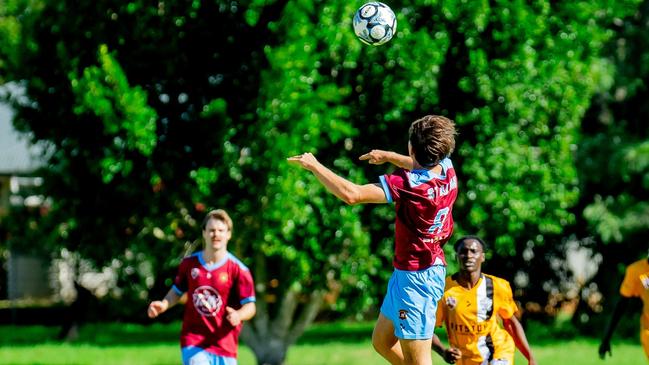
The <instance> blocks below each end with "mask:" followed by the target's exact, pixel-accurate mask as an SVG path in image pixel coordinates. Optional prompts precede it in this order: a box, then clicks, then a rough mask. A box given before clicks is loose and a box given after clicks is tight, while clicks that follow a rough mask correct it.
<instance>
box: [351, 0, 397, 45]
mask: <svg viewBox="0 0 649 365" xmlns="http://www.w3.org/2000/svg"><path fill="white" fill-rule="evenodd" d="M353 23H354V33H356V36H358V38H359V39H360V40H361V41H363V42H364V43H367V44H371V45H373V46H379V45H381V44H383V43H385V42H387V41H389V40H390V39H392V36H393V35H394V33H396V31H397V17H396V16H394V12H393V11H392V9H390V7H389V6H387V5H385V4H383V3H380V2H375V1H373V2H369V3H367V4H365V5H363V6H361V7H360V8H359V9H358V10H357V11H356V14H354V21H353Z"/></svg>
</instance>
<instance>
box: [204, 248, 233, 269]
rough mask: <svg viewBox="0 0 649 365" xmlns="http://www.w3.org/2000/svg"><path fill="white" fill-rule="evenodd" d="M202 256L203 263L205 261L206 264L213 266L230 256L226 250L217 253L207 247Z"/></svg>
mask: <svg viewBox="0 0 649 365" xmlns="http://www.w3.org/2000/svg"><path fill="white" fill-rule="evenodd" d="M202 254H203V261H205V263H206V264H208V265H211V264H216V263H217V262H219V261H221V260H223V259H224V258H225V256H226V255H227V254H228V251H227V250H226V249H225V248H224V249H222V250H218V251H217V250H214V249H211V248H209V247H207V248H205V249H204V250H203V253H202Z"/></svg>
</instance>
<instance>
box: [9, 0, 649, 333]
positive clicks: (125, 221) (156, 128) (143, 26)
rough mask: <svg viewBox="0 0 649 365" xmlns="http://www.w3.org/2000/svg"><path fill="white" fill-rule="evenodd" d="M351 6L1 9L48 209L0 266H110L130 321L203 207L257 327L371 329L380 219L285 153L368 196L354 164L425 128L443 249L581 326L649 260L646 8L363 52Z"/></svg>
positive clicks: (554, 10) (338, 0) (561, 15)
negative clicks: (481, 251)
mask: <svg viewBox="0 0 649 365" xmlns="http://www.w3.org/2000/svg"><path fill="white" fill-rule="evenodd" d="M361 4H362V2H358V1H351V2H350V1H345V0H330V1H315V0H295V1H288V0H250V1H231V0H228V1H220V0H204V1H201V0H192V1H188V0H185V1H164V0H160V1H158V2H154V3H151V2H146V1H111V0H107V1H100V2H89V1H83V2H78V1H68V0H60V1H44V0H4V1H3V2H1V3H0V82H1V83H5V84H11V85H14V86H15V87H17V88H18V89H19V90H20V92H14V93H8V94H4V95H5V97H4V101H5V102H7V103H9V104H10V105H11V106H12V107H13V109H14V110H15V117H14V119H13V124H14V126H15V128H17V129H18V130H20V131H22V132H24V133H26V134H27V135H29V136H30V139H31V141H32V142H33V143H39V144H42V145H44V146H46V147H47V148H46V149H45V151H46V154H45V156H44V157H45V158H46V161H47V164H46V167H45V168H43V169H42V171H39V175H40V176H42V177H43V178H44V185H43V187H42V189H43V191H42V194H44V195H45V196H48V197H50V198H51V204H50V206H49V207H48V209H47V210H46V211H43V210H39V211H34V212H30V211H25V212H20V211H17V212H15V213H14V214H12V216H10V217H9V218H8V219H3V221H2V225H3V229H4V230H5V231H6V232H7V237H8V239H7V240H5V241H2V242H3V244H4V245H6V247H5V249H13V250H19V251H34V250H41V251H42V252H49V253H51V254H52V255H57V254H58V249H59V248H66V249H68V250H70V251H73V252H76V253H78V254H79V255H81V256H82V257H83V258H85V259H88V260H91V261H92V262H93V263H94V264H95V265H97V267H102V266H104V265H110V264H111V262H113V263H114V262H115V260H116V261H117V262H118V264H116V265H113V266H114V267H117V268H118V272H119V274H120V280H119V290H115V291H114V292H113V296H112V298H114V299H118V300H121V301H126V300H128V301H131V302H133V303H135V304H137V303H145V302H146V301H147V300H148V298H156V297H159V296H161V295H163V294H164V292H166V290H167V288H168V286H169V284H170V282H169V279H170V278H171V277H172V276H173V275H174V271H175V268H176V265H177V264H178V262H179V259H180V258H181V257H182V256H183V255H184V254H187V253H188V252H191V251H192V250H195V249H197V248H198V247H199V246H200V244H201V242H199V241H197V240H198V239H199V238H200V232H199V230H200V228H199V227H198V223H197V222H200V220H201V219H202V217H203V215H204V214H205V213H206V211H207V210H209V209H211V208H215V207H222V208H225V209H226V210H228V211H229V212H230V213H231V215H232V216H233V218H234V221H235V225H234V235H233V240H232V241H231V251H232V252H233V253H235V254H236V255H237V256H239V257H240V258H241V259H242V260H243V261H244V262H245V263H246V264H247V265H249V266H250V267H251V268H252V269H253V271H254V273H255V278H256V280H257V282H258V283H259V284H260V285H259V287H258V292H259V293H258V295H259V297H260V299H261V301H260V305H261V306H262V311H260V313H261V314H260V315H258V317H259V320H260V321H263V320H264V315H265V314H264V313H267V315H268V318H267V319H268V320H270V319H272V318H277V317H278V316H277V315H278V313H279V312H280V311H281V308H282V307H283V306H284V305H283V304H286V300H295V301H297V303H301V304H302V305H304V308H305V310H300V309H299V308H298V307H299V306H297V305H296V308H293V310H294V313H293V316H292V317H294V318H297V317H299V315H300V313H302V312H304V311H306V309H308V308H309V307H308V303H313V302H317V303H318V307H317V308H315V307H314V308H312V309H313V310H314V311H316V312H321V313H322V310H325V312H326V313H328V314H327V315H328V316H331V317H345V318H347V317H353V316H363V315H367V314H368V313H370V315H371V316H374V315H375V313H376V312H375V310H376V308H377V306H378V305H380V301H381V299H382V295H383V292H384V289H385V284H386V282H387V278H388V277H389V274H390V272H391V260H392V241H393V238H392V235H393V233H392V229H393V223H392V222H393V219H394V217H393V211H392V207H391V206H388V205H386V206H362V207H361V206H345V205H344V204H342V203H340V202H339V201H337V200H336V199H335V198H333V197H332V196H330V195H328V194H327V193H326V192H325V191H324V189H323V188H322V187H321V186H320V185H319V184H317V183H316V181H315V180H314V178H313V177H312V176H310V175H309V174H306V173H304V172H303V171H300V170H298V169H295V168H292V167H289V166H288V165H287V164H286V162H285V159H286V157H288V156H291V155H293V154H297V153H301V152H304V151H309V152H314V153H315V154H316V156H317V157H318V158H319V159H320V160H321V161H322V162H323V163H325V164H326V165H329V166H333V169H334V170H335V171H337V172H339V173H341V174H343V175H344V176H346V177H348V178H349V179H351V180H352V181H354V182H358V183H364V182H368V181H369V182H373V181H377V179H378V175H380V174H383V173H385V172H387V171H390V170H391V168H390V167H387V166H379V167H377V166H369V165H365V164H362V163H360V162H358V161H357V157H358V156H360V155H361V154H362V153H365V152H367V151H368V150H370V149H372V148H379V149H392V150H395V151H397V152H400V153H406V152H407V150H406V143H407V128H408V126H409V125H410V123H411V122H412V121H413V120H415V119H416V118H418V117H420V116H423V115H425V114H444V115H447V116H449V117H451V118H453V119H454V120H456V122H457V125H458V130H459V136H458V144H457V149H456V151H455V153H454V155H453V159H454V163H455V166H456V169H457V171H458V179H459V189H460V194H459V197H458V201H457V203H456V206H455V210H454V217H455V221H456V233H455V236H454V238H458V237H459V236H460V235H462V234H477V235H480V236H482V237H484V238H485V239H486V241H487V242H489V243H490V245H491V252H490V253H489V261H488V263H487V265H486V267H485V269H486V270H487V271H488V272H490V273H493V274H495V275H499V276H502V277H504V278H507V279H509V280H511V281H512V282H513V286H514V287H515V288H516V293H515V294H516V297H517V300H519V301H520V302H521V304H522V308H523V309H524V310H525V311H526V313H529V314H530V315H539V316H540V317H542V318H548V316H550V317H552V316H553V315H555V314H556V313H557V311H558V310H559V309H560V308H561V307H562V306H564V305H566V303H567V304H569V305H571V306H572V307H573V308H576V309H575V312H574V313H576V314H575V316H574V317H573V320H572V323H573V324H578V325H579V326H578V327H579V328H589V326H591V327H593V326H601V321H599V322H598V321H592V320H591V317H592V315H593V314H595V313H597V312H598V311H601V309H602V306H603V305H604V306H608V305H610V299H611V298H613V297H614V293H615V292H616V290H617V286H618V285H619V280H621V270H623V266H622V264H628V263H630V262H632V261H634V260H636V259H638V258H640V257H645V256H646V252H647V242H649V230H648V229H647V227H649V205H648V203H647V201H649V199H647V198H648V196H647V191H648V188H649V140H648V137H649V136H648V134H649V133H648V132H649V128H648V127H647V120H649V113H648V112H649V109H647V108H648V106H647V103H646V100H647V99H648V97H649V95H648V94H647V93H648V91H647V80H648V76H649V74H648V72H649V66H648V65H649V59H648V58H649V51H648V50H649V47H648V45H647V42H649V38H647V36H646V35H647V34H648V33H647V31H648V29H647V24H649V22H648V21H647V15H648V13H649V1H646V0H645V1H640V0H623V1H615V2H611V1H605V0H596V1H534V2H528V1H498V0H496V1H478V0H476V1H469V2H467V1H459V0H458V1H434V0H417V1H392V2H390V3H389V5H390V6H391V7H392V8H393V9H394V11H395V13H396V14H397V18H398V30H397V34H396V36H395V38H394V39H393V40H391V41H390V42H389V43H388V44H386V45H384V46H381V47H370V46H366V45H364V44H362V43H361V42H359V41H358V40H357V39H356V38H355V36H354V34H353V32H352V27H351V19H352V15H353V13H354V11H355V10H356V9H357V8H358V7H359V6H360V5H361ZM28 222H31V224H28ZM572 242H578V245H579V247H581V248H586V249H587V250H588V252H590V254H591V257H589V258H587V260H586V261H591V262H599V261H597V260H594V261H593V260H590V259H591V258H592V257H596V258H598V260H600V261H601V265H600V266H599V269H600V270H599V271H597V274H596V275H594V276H592V275H591V276H589V277H583V276H580V275H578V273H575V270H572V271H571V267H570V266H569V265H567V264H566V263H565V257H566V254H565V253H566V252H567V251H568V249H569V248H570V247H572V246H571V243H572ZM448 248H450V245H449V247H447V251H448V252H449V255H448V258H449V263H450V265H451V266H450V268H449V270H450V271H453V270H454V269H455V265H454V263H453V261H454V260H453V255H452V253H451V252H450V251H449V250H448ZM142 263H146V265H144V266H143V264H142ZM612 278H613V279H612ZM566 281H569V282H571V283H573V285H572V286H571V287H568V288H566V287H562V283H564V284H565V282H566ZM314 293H315V294H317V295H314ZM596 293H603V294H605V296H603V297H602V296H599V297H598V296H596V295H595V294H596ZM109 297H110V296H109ZM291 298H292V299H291ZM598 298H599V299H598ZM128 308H131V310H132V313H120V315H123V316H126V317H129V318H138V317H142V316H143V315H144V311H143V310H142V308H143V304H140V305H134V306H130V307H128ZM127 312H128V311H127ZM312 319H313V318H310V319H308V320H312ZM256 320H257V319H256ZM589 323H590V324H589ZM262 327H263V326H262V324H261V323H256V324H255V325H254V326H253V328H254V329H256V330H259V329H260V328H262ZM294 329H295V330H297V332H293V334H291V331H290V330H291V329H290V328H289V329H287V332H286V333H285V334H284V335H283V336H286V341H289V342H290V341H291V336H292V335H295V334H296V333H299V326H298V327H295V328H294Z"/></svg>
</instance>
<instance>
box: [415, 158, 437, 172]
mask: <svg viewBox="0 0 649 365" xmlns="http://www.w3.org/2000/svg"><path fill="white" fill-rule="evenodd" d="M412 169H413V170H428V171H432V172H433V173H435V174H437V175H441V174H442V172H443V170H442V165H440V164H437V165H435V166H433V167H423V166H422V165H420V164H419V162H417V160H415V159H414V158H413V159H412Z"/></svg>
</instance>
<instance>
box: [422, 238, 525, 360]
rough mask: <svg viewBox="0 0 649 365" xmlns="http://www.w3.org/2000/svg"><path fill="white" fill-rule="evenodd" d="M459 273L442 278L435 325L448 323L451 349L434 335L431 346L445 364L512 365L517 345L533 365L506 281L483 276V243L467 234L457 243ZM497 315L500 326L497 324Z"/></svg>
mask: <svg viewBox="0 0 649 365" xmlns="http://www.w3.org/2000/svg"><path fill="white" fill-rule="evenodd" d="M454 248H455V253H456V256H457V260H458V263H459V266H460V271H459V272H458V273H456V274H454V275H452V276H450V277H448V278H446V289H444V296H443V297H442V300H441V301H440V302H439V305H438V307H437V325H441V324H442V323H443V324H444V326H445V327H446V333H447V334H448V340H449V343H450V344H451V348H448V349H446V348H444V346H443V345H442V343H441V342H440V340H439V338H437V336H435V337H434V338H433V350H435V352H437V353H438V354H439V355H440V356H442V357H443V358H444V360H446V362H448V363H449V364H458V365H512V364H514V352H515V351H516V349H515V348H516V347H518V349H519V350H520V352H521V353H522V354H523V356H525V358H526V359H527V360H528V362H529V365H536V360H535V359H534V356H533V355H532V352H531V351H530V346H529V344H528V342H527V337H526V336H525V331H524V330H523V326H521V324H520V322H519V321H518V320H517V319H516V317H515V316H514V313H516V310H517V308H516V304H515V303H514V298H513V295H512V289H511V287H510V286H509V283H508V282H507V280H504V279H501V278H498V277H495V276H491V275H487V274H483V273H482V263H483V262H484V260H485V257H484V251H485V243H484V242H483V241H482V240H481V239H480V238H478V237H475V236H466V237H463V238H460V239H459V240H458V241H457V242H456V243H455V247H454ZM497 317H500V319H502V322H503V326H504V329H503V328H501V327H500V326H499V325H498V322H497V321H498V319H497Z"/></svg>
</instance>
